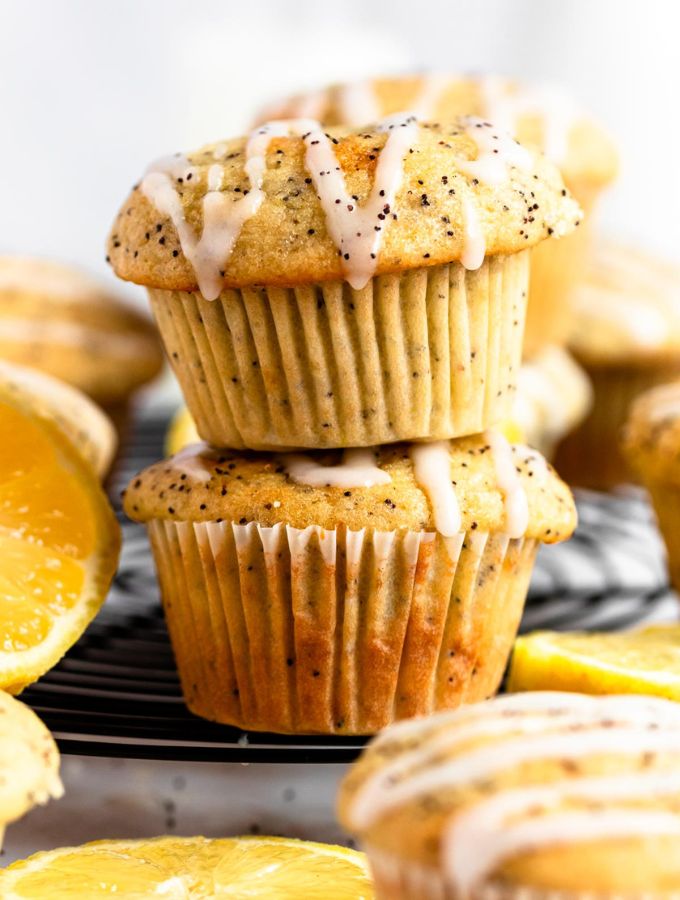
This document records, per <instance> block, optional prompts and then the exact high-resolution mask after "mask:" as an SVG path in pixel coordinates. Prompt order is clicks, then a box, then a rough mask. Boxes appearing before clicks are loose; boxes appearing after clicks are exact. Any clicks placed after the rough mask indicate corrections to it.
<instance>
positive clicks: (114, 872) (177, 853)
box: [0, 837, 374, 900]
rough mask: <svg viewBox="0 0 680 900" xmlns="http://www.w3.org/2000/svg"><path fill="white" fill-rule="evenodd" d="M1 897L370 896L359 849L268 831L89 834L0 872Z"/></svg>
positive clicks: (361, 899)
mask: <svg viewBox="0 0 680 900" xmlns="http://www.w3.org/2000/svg"><path fill="white" fill-rule="evenodd" d="M0 896H2V897H3V898H4V900H75V898H81V900H82V898H85V897H87V898H88V900H97V898H98V897H110V896H115V897H118V898H120V900H123V898H125V900H137V898H143V897H144V898H149V897H164V898H165V900H190V898H191V900H193V898H201V900H207V898H212V897H233V898H244V897H253V898H255V897H259V898H270V900H300V898H303V897H304V898H305V900H370V898H373V896H374V894H373V888H372V886H371V879H370V875H369V872H368V866H367V863H366V859H365V857H364V855H363V854H362V853H357V852H356V851H355V850H347V849H345V848H344V847H335V846H332V845H330V844H316V843H311V842H308V841H296V840H292V839H289V838H274V837H238V838H216V839H213V840H210V839H208V838H203V837H193V838H175V837H161V838H154V839H152V840H140V841H95V842H94V843H91V844H84V845H83V846H82V847H66V848H63V849H60V850H52V851H48V852H46V853H36V854H35V855H34V856H31V857H29V858H28V859H27V860H24V861H23V862H18V863H14V864H13V865H11V866H9V867H8V868H7V869H5V870H4V872H2V873H0Z"/></svg>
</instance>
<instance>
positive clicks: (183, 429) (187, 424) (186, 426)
mask: <svg viewBox="0 0 680 900" xmlns="http://www.w3.org/2000/svg"><path fill="white" fill-rule="evenodd" d="M200 440H201V439H200V437H199V436H198V432H197V431H196V423H195V422H194V420H193V418H192V417H191V413H190V412H189V410H188V409H187V408H186V406H180V408H179V409H178V410H177V412H176V413H175V415H174V416H173V417H172V421H171V422H170V427H169V428H168V433H167V435H166V437H165V452H166V453H167V455H168V456H174V455H175V453H179V451H180V450H182V449H183V448H184V447H187V446H188V445H189V444H196V443H197V442H198V441H200Z"/></svg>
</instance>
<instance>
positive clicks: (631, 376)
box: [556, 242, 680, 489]
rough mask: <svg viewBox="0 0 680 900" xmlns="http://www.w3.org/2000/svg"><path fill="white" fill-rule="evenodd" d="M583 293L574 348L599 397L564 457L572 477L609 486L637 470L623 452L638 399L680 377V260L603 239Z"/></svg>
mask: <svg viewBox="0 0 680 900" xmlns="http://www.w3.org/2000/svg"><path fill="white" fill-rule="evenodd" d="M575 301H576V320H575V329H574V332H573V334H572V338H571V342H570V349H571V352H572V353H573V355H574V356H575V358H576V359H577V361H578V362H579V363H580V364H581V365H582V366H583V367H584V369H585V370H586V372H587V373H588V376H589V377H590V380H591V382H592V385H593V405H592V409H591V412H590V414H589V415H588V416H587V417H586V418H585V420H584V421H583V423H582V425H581V426H580V427H579V428H577V429H576V430H575V431H573V432H572V433H571V435H569V437H567V438H566V439H565V440H564V441H563V442H562V444H561V445H560V447H559V448H558V451H557V456H556V460H557V463H556V464H557V466H558V468H559V471H560V472H561V474H562V475H563V477H564V478H565V479H566V480H567V481H568V482H569V483H570V484H577V485H580V486H583V487H590V488H602V489H606V488H610V487H614V486H615V485H617V484H620V483H622V482H626V481H631V480H632V477H633V474H634V473H633V470H631V469H630V467H629V466H628V465H627V464H626V460H625V459H624V457H623V455H622V453H621V452H620V443H621V429H622V428H623V425H624V423H625V421H626V417H627V415H628V411H629V409H630V406H631V404H632V402H633V400H635V398H636V397H637V396H639V395H640V394H641V393H643V392H644V391H646V390H648V389H649V388H652V387H654V386H655V385H658V384H663V383H665V382H669V381H672V380H674V379H675V378H678V377H680V267H678V266H675V265H673V264H672V263H669V262H667V261H665V260H663V259H659V258H657V257H655V256H652V255H651V254H648V253H645V252H641V251H639V250H636V249H634V248H632V247H627V246H625V245H622V244H617V243H611V242H603V243H602V244H600V245H599V246H598V247H597V251H596V253H595V255H594V258H593V260H592V263H591V265H590V268H589V272H588V277H587V278H586V279H585V280H584V281H583V282H582V283H581V284H580V285H579V287H578V289H577V291H576V293H575Z"/></svg>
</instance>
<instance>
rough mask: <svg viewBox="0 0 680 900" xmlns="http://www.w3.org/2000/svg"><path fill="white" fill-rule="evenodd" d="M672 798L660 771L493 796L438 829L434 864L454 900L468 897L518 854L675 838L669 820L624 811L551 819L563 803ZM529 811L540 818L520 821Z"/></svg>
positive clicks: (678, 823)
mask: <svg viewBox="0 0 680 900" xmlns="http://www.w3.org/2000/svg"><path fill="white" fill-rule="evenodd" d="M678 793H680V773H678V772H673V771H665V772H650V773H647V772H638V773H632V774H628V775H616V776H603V777H600V778H597V777H591V778H573V779H568V780H565V781H563V782H561V783H560V784H555V785H549V786H547V787H527V788H519V789H516V790H509V791H506V792H504V793H501V794H497V795H495V796H494V797H491V798H490V799H489V800H485V801H482V802H481V803H479V804H476V805H475V806H472V807H471V808H470V809H469V810H467V811H465V812H463V813H462V814H461V815H460V816H458V817H457V818H456V819H455V820H454V821H453V822H452V824H451V825H450V826H449V827H448V829H446V831H445V833H444V835H443V837H442V856H443V858H444V861H445V866H446V873H447V876H448V881H449V882H450V883H451V884H453V885H455V887H456V891H457V893H456V896H459V895H460V896H461V897H468V896H470V895H471V894H472V893H473V890H474V888H475V887H477V886H479V885H480V884H483V882H484V880H485V879H486V878H487V877H488V876H489V875H490V874H492V873H493V872H494V871H495V870H496V869H497V868H498V866H499V865H500V864H501V863H502V862H503V861H504V860H506V859H508V858H509V857H512V856H514V855H516V854H518V853H521V852H522V851H526V850H529V849H531V850H536V849H538V848H539V847H545V846H555V845H560V844H569V843H579V842H581V841H593V840H597V839H598V838H605V839H611V838H616V837H628V836H631V837H639V836H640V835H646V836H651V835H669V834H670V835H679V834H680V818H679V817H678V815H677V814H676V813H670V812H663V811H662V812H658V811H649V810H643V809H639V810H634V809H631V808H630V807H625V806H622V807H620V808H616V807H612V806H608V807H607V808H606V809H593V808H592V806H590V807H589V808H587V809H584V810H578V811H570V812H555V811H554V808H555V807H559V806H560V804H563V803H564V802H565V801H566V800H576V801H578V800H581V801H583V800H585V801H586V802H587V803H589V804H592V803H594V802H605V803H610V802H611V801H617V800H636V799H646V798H648V797H650V796H669V795H673V794H675V795H677V794H678ZM551 807H552V808H553V809H552V811H551ZM537 809H543V810H544V813H545V814H543V815H540V816H536V815H533V816H532V817H531V818H530V819H526V820H523V819H522V818H521V817H522V816H526V815H527V814H528V813H530V812H534V811H535V810H537ZM508 820H512V821H508Z"/></svg>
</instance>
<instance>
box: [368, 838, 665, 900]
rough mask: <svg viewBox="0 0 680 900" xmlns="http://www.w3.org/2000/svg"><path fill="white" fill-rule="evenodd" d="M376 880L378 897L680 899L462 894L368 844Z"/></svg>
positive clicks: (541, 892) (514, 889)
mask: <svg viewBox="0 0 680 900" xmlns="http://www.w3.org/2000/svg"><path fill="white" fill-rule="evenodd" d="M363 849H364V850H365V851H366V854H367V856H368V861H369V864H370V867H371V872H372V874H373V878H374V882H375V896H376V900H680V891H670V892H663V893H662V892H654V891H649V892H647V891H645V892H644V893H640V892H638V893H631V894H622V893H618V892H616V893H614V892H610V893H602V892H597V891H588V890H583V891H563V890H549V889H544V888H532V887H522V886H519V885H517V886H514V885H501V884H496V885H494V884H488V885H483V886H481V887H479V888H477V889H476V890H474V891H473V893H472V894H471V895H469V896H468V895H467V894H466V895H465V896H462V895H461V894H460V893H459V892H457V891H456V890H455V889H454V888H453V887H452V886H451V884H450V883H449V882H448V881H447V879H446V878H445V876H444V873H443V872H442V871H440V870H439V869H435V868H432V867H428V866H421V865H418V864H416V863H414V862H412V861H409V860H404V859H400V858H399V857H397V856H393V855H392V854H388V853H385V852H383V851H378V850H375V849H373V848H371V847H364V848H363Z"/></svg>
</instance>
